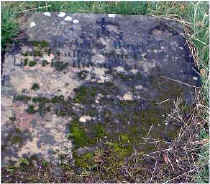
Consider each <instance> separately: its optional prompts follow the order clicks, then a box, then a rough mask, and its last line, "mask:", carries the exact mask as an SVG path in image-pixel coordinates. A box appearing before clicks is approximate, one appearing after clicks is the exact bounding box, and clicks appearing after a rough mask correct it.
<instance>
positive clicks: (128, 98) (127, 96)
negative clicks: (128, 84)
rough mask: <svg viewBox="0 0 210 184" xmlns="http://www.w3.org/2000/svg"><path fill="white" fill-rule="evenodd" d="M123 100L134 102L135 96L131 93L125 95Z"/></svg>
mask: <svg viewBox="0 0 210 184" xmlns="http://www.w3.org/2000/svg"><path fill="white" fill-rule="evenodd" d="M123 100H133V95H132V94H131V93H130V92H128V93H126V94H124V96H123Z"/></svg>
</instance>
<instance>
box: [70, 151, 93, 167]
mask: <svg viewBox="0 0 210 184" xmlns="http://www.w3.org/2000/svg"><path fill="white" fill-rule="evenodd" d="M73 156H74V159H75V165H76V167H79V168H81V169H91V168H93V167H94V165H95V162H94V153H86V154H83V155H81V156H78V155H77V154H76V153H74V154H73Z"/></svg>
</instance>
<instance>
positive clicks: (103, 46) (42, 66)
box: [1, 13, 200, 164]
mask: <svg viewBox="0 0 210 184" xmlns="http://www.w3.org/2000/svg"><path fill="white" fill-rule="evenodd" d="M21 29H22V33H21V34H20V36H19V43H17V44H15V45H14V47H13V48H12V49H11V50H10V51H9V52H7V53H6V54H5V60H4V63H3V73H2V124H1V126H2V146H3V149H2V163H3V164H6V163H8V161H9V160H14V161H15V160H17V159H18V158H20V157H22V156H24V155H25V156H30V155H33V154H36V155H39V156H41V157H43V158H44V159H47V160H51V161H54V160H56V159H57V158H58V154H65V155H67V157H68V158H69V159H72V142H71V141H73V145H74V141H75V137H74V136H73V138H72V139H70V140H69V139H68V138H67V135H69V133H70V134H72V132H71V130H72V131H73V133H74V129H73V128H74V127H73V128H71V124H72V126H73V125H74V124H73V122H75V121H77V125H78V124H79V126H80V125H81V126H82V128H84V129H85V131H86V129H87V131H86V133H87V135H88V136H87V137H88V140H89V139H92V140H95V137H94V135H95V134H94V133H93V132H92V129H96V127H92V126H93V125H94V126H95V125H97V123H99V124H100V125H102V126H103V127H104V126H105V127H106V132H107V134H108V135H113V136H112V138H110V139H109V136H108V141H110V140H117V139H118V138H119V136H122V135H121V133H124V134H126V135H128V137H131V138H132V139H131V140H130V142H131V143H132V144H135V146H136V147H137V149H139V150H143V151H145V152H146V151H151V150H146V149H149V147H146V146H145V148H144V147H142V146H139V145H136V141H139V142H141V141H142V137H144V136H146V135H147V134H148V132H149V133H150V134H151V137H153V138H160V139H167V138H168V139H171V138H172V137H174V136H175V135H174V132H175V130H177V127H176V126H177V125H176V126H175V125H173V124H168V122H167V123H165V122H166V121H165V119H164V118H163V117H166V116H167V114H168V113H170V112H172V109H173V108H174V106H173V104H174V101H177V99H178V100H179V99H182V101H183V102H184V103H185V104H186V105H187V106H191V105H192V104H193V103H194V88H195V87H199V86H200V79H199V75H198V74H197V73H196V67H195V65H194V62H193V58H192V55H191V54H190V51H189V48H188V46H187V43H186V41H185V38H184V32H183V27H182V26H181V25H180V24H178V23H176V22H175V21H166V20H163V19H159V18H154V17H150V16H140V15H138V16H130V15H129V16H122V15H113V14H111V15H103V14H65V13H63V14H62V13H50V14H49V13H34V14H31V15H28V16H25V17H23V18H22V20H21ZM34 84H38V87H37V88H38V89H35V87H36V85H34ZM21 97H25V98H24V99H25V100H24V99H23V98H22V100H20V99H21ZM26 97H31V99H28V100H27V98H26ZM37 97H44V98H45V100H46V99H47V100H48V102H46V101H45V102H46V103H45V102H43V103H41V102H40V101H39V102H35V101H36V100H37ZM56 97H58V99H59V102H58V101H56ZM33 98H34V99H35V100H33ZM53 98H54V101H55V102H52V101H50V100H49V99H51V100H52V99H53ZM37 101H38V100H37ZM61 102H62V103H61ZM43 104H44V105H43ZM180 104H181V102H180ZM41 105H43V106H44V107H43V106H41ZM47 107H49V108H48V110H47ZM30 108H31V109H30ZM43 109H44V110H43ZM49 109H50V110H49ZM43 111H44V114H43ZM14 117H15V118H14ZM69 126H70V128H69ZM90 127H92V129H91V128H90ZM132 127H134V128H133V129H132ZM151 127H152V128H151ZM89 129H90V130H89ZM134 129H135V131H134V132H133V131H131V130H134ZM132 136H134V137H132ZM71 137H72V135H71ZM104 137H107V136H105V135H103V137H100V139H102V140H104ZM135 139H136V141H134V140H135ZM88 140H87V142H88ZM105 140H106V138H105ZM90 142H91V141H90ZM93 142H94V141H93ZM102 142H104V141H102ZM100 144H101V142H100V141H95V142H94V144H92V143H90V144H86V143H84V144H82V145H80V146H79V148H78V147H76V146H74V147H75V149H78V153H80V152H84V149H86V150H92V149H93V148H95V147H97V145H100ZM90 145H91V146H90ZM77 146H78V145H77Z"/></svg>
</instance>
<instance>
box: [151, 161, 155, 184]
mask: <svg viewBox="0 0 210 184" xmlns="http://www.w3.org/2000/svg"><path fill="white" fill-rule="evenodd" d="M156 167H157V160H156V162H155V168H154V170H153V172H152V177H151V179H150V182H152V179H153V176H154V173H155V171H156Z"/></svg>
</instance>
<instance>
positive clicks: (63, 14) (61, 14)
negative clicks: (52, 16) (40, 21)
mask: <svg viewBox="0 0 210 184" xmlns="http://www.w3.org/2000/svg"><path fill="white" fill-rule="evenodd" d="M65 15H66V13H64V12H60V13H59V14H58V17H64V16H65Z"/></svg>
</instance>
